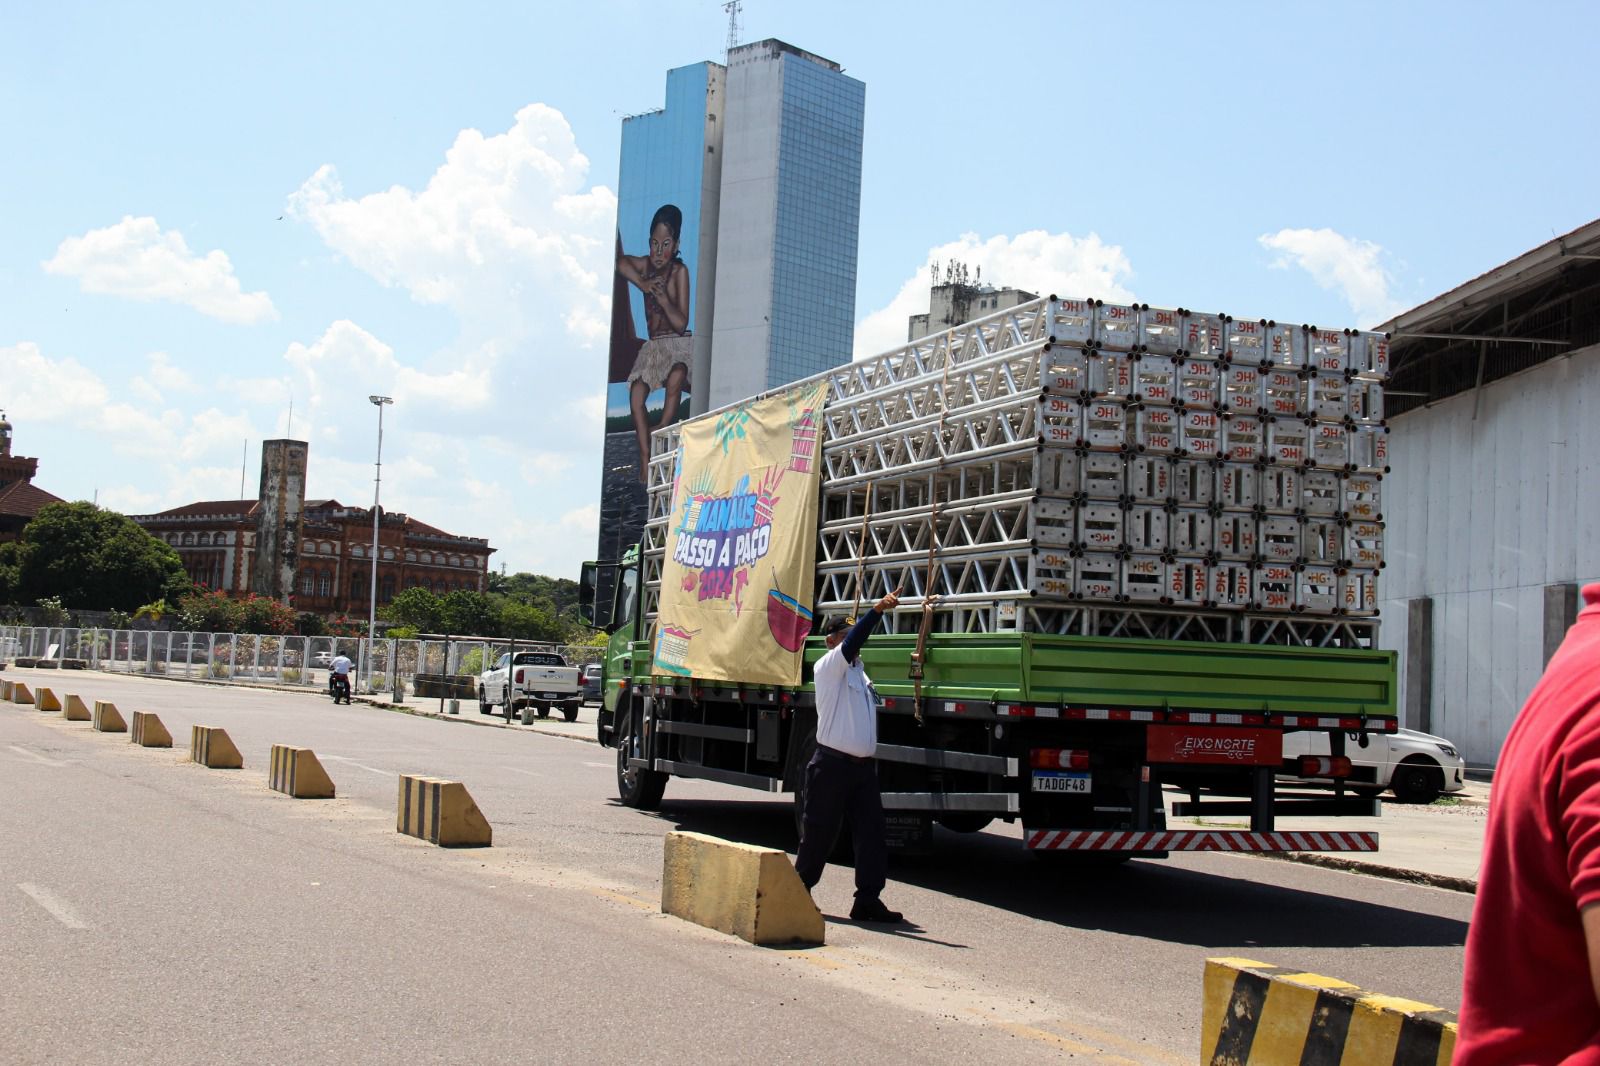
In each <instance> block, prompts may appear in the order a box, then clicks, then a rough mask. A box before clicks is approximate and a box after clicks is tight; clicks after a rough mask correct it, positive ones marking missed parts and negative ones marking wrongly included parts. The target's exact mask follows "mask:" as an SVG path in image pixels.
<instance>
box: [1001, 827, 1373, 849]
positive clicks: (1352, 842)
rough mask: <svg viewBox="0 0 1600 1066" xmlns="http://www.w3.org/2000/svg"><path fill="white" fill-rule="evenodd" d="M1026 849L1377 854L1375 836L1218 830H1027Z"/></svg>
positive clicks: (1363, 834) (1369, 834)
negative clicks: (1138, 831) (1346, 852)
mask: <svg viewBox="0 0 1600 1066" xmlns="http://www.w3.org/2000/svg"><path fill="white" fill-rule="evenodd" d="M1026 842H1027V846H1028V847H1029V849H1032V850H1043V851H1377V850H1378V834H1377V833H1354V832H1346V831H1343V830H1340V831H1337V832H1316V833H1308V832H1298V833H1246V832H1229V831H1226V830H1219V829H1194V830H1181V831H1180V830H1174V831H1167V832H1154V833H1118V832H1106V831H1098V832H1093V831H1089V830H1082V829H1030V830H1028V831H1027V835H1026Z"/></svg>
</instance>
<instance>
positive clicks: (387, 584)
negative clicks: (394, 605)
mask: <svg viewBox="0 0 1600 1066" xmlns="http://www.w3.org/2000/svg"><path fill="white" fill-rule="evenodd" d="M378 599H380V600H382V601H383V602H384V603H388V602H389V601H390V600H392V599H394V575H393V574H385V575H384V576H383V583H382V584H380V585H379V586H378Z"/></svg>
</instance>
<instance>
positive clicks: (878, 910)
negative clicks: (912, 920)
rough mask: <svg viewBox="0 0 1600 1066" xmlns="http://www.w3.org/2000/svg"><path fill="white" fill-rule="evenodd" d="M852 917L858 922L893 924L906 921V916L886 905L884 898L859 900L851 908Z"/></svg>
mask: <svg viewBox="0 0 1600 1066" xmlns="http://www.w3.org/2000/svg"><path fill="white" fill-rule="evenodd" d="M850 919H851V921H856V922H882V923H883V924H885V925H893V924H894V923H896V922H903V921H905V920H906V916H905V915H903V914H901V913H900V912H899V911H892V910H890V909H889V908H888V907H885V906H884V905H883V900H881V899H872V900H865V901H863V900H857V901H856V903H855V906H853V907H851V908H850Z"/></svg>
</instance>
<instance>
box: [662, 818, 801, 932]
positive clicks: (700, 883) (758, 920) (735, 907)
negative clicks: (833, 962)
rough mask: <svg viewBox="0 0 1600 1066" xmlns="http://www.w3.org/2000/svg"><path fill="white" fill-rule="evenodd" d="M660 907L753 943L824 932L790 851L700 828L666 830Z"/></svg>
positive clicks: (697, 923) (683, 917) (666, 911)
mask: <svg viewBox="0 0 1600 1066" xmlns="http://www.w3.org/2000/svg"><path fill="white" fill-rule="evenodd" d="M661 909H662V911H664V912H665V913H667V914H671V915H674V916H676V917H679V918H682V919H684V920H685V921H690V922H694V923H695V924H696V925H703V926H706V927H707V928H710V929H716V930H718V931H719V932H723V933H731V934H733V935H734V936H736V937H738V938H739V939H741V940H748V941H749V942H750V943H752V944H821V943H823V942H824V939H825V936H826V928H827V923H825V922H824V921H823V920H822V912H821V911H819V910H817V907H816V904H814V903H812V902H811V894H810V893H809V892H807V891H806V886H805V884H804V883H802V882H801V880H800V875H799V874H797V873H795V872H794V866H793V865H792V864H791V863H790V862H789V856H787V855H785V854H784V853H783V852H781V851H778V850H776V849H774V848H761V847H756V846H755V845H753V844H736V843H734V842H733V841H730V840H719V839H717V838H716V837H712V836H706V835H705V834H703V833H684V832H674V833H668V834H667V840H666V846H665V848H664V855H663V862H662V871H661Z"/></svg>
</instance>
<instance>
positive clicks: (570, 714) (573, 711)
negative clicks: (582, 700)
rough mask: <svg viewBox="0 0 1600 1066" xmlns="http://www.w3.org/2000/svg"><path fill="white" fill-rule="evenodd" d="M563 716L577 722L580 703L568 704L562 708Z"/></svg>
mask: <svg viewBox="0 0 1600 1066" xmlns="http://www.w3.org/2000/svg"><path fill="white" fill-rule="evenodd" d="M561 716H562V717H563V718H565V719H566V720H567V721H569V722H576V721H577V720H578V704H576V703H569V704H567V705H566V706H565V707H563V708H562V709H561Z"/></svg>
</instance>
